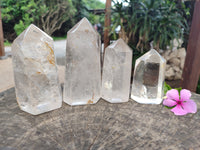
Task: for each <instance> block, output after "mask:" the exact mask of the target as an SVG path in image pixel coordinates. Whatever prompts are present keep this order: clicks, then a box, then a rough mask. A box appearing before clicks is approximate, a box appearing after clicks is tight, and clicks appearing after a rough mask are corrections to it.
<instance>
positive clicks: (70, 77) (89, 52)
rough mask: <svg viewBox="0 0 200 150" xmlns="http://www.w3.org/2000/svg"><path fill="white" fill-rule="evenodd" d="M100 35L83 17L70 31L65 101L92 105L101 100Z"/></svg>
mask: <svg viewBox="0 0 200 150" xmlns="http://www.w3.org/2000/svg"><path fill="white" fill-rule="evenodd" d="M100 48H101V44H100V36H99V34H98V33H97V32H96V30H95V29H94V28H93V27H92V25H91V24H90V22H89V21H88V20H87V19H86V18H83V19H82V20H81V21H80V22H78V23H77V24H76V25H75V26H74V27H73V28H72V29H71V30H69V31H68V33H67V48H66V72H65V85H64V98H63V99H64V102H66V103H67V104H69V105H84V104H93V103H96V102H97V101H98V100H99V99H100V95H101V94H100V88H101V65H100Z"/></svg>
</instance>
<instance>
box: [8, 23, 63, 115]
mask: <svg viewBox="0 0 200 150" xmlns="http://www.w3.org/2000/svg"><path fill="white" fill-rule="evenodd" d="M12 62H13V70H14V79H15V92H16V99H17V102H18V104H19V107H20V108H21V109H22V110H23V111H25V112H28V113H30V114H33V115H38V114H41V113H44V112H47V111H51V110H54V109H57V108H59V107H61V104H62V95H61V89H60V85H59V81H58V74H57V68H56V64H55V56H54V51H53V39H52V38H51V37H50V36H48V35H47V34H46V33H44V32H43V31H42V30H40V29H39V28H38V27H36V26H35V25H33V24H31V25H30V26H29V27H28V28H27V29H26V30H25V31H24V32H22V33H21V34H20V35H19V36H18V37H17V38H16V39H15V40H14V42H13V44H12Z"/></svg>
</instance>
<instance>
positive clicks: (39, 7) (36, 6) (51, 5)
mask: <svg viewBox="0 0 200 150" xmlns="http://www.w3.org/2000/svg"><path fill="white" fill-rule="evenodd" d="M1 4H2V20H3V23H6V24H8V25H11V24H12V27H13V28H14V30H15V32H16V34H17V35H19V34H20V33H21V32H22V31H23V30H24V29H26V28H27V27H28V26H29V25H30V24H31V23H34V24H35V25H37V26H39V27H40V28H42V29H43V30H44V31H45V32H47V34H50V35H51V34H52V33H53V32H54V31H55V30H58V29H60V28H61V25H62V24H63V23H64V22H66V21H67V20H69V19H71V22H73V16H74V14H75V8H74V6H73V5H72V1H71V0H51V1H49V0H2V1H1ZM71 22H70V23H71Z"/></svg>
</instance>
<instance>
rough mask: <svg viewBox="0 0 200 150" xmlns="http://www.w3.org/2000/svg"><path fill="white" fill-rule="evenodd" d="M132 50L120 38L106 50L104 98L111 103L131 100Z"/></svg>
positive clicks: (103, 83)
mask: <svg viewBox="0 0 200 150" xmlns="http://www.w3.org/2000/svg"><path fill="white" fill-rule="evenodd" d="M131 66H132V50H131V49H130V48H129V47H128V45H127V44H126V43H125V42H124V41H123V40H122V39H119V40H117V41H116V42H115V43H113V44H111V45H110V46H108V47H107V48H106V50H105V56H104V64H103V76H102V91H101V92H102V98H103V99H105V100H106V101H108V102H110V103H122V102H127V101H128V100H129V92H130V79H131Z"/></svg>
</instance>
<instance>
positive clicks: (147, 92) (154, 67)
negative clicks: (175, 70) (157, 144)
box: [131, 49, 166, 104]
mask: <svg viewBox="0 0 200 150" xmlns="http://www.w3.org/2000/svg"><path fill="white" fill-rule="evenodd" d="M165 66H166V61H165V59H164V58H163V57H162V56H160V54H159V53H158V52H157V51H156V50H154V49H151V50H150V51H149V52H147V53H146V54H144V55H143V56H141V57H140V58H138V59H137V60H136V63H135V70H134V76H133V84H132V90H131V98H132V99H133V100H135V101H136V102H138V103H143V104H160V103H161V102H162V96H163V84H164V79H165V78H164V77H165Z"/></svg>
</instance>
